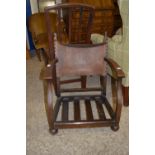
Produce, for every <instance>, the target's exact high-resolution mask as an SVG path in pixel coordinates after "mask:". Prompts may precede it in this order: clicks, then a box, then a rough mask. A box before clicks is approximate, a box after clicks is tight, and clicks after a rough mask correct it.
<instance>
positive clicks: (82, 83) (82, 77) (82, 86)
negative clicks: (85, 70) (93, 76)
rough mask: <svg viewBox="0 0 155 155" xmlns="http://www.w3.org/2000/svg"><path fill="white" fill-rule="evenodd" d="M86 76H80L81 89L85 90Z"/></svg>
mask: <svg viewBox="0 0 155 155" xmlns="http://www.w3.org/2000/svg"><path fill="white" fill-rule="evenodd" d="M86 83H87V76H81V88H86Z"/></svg>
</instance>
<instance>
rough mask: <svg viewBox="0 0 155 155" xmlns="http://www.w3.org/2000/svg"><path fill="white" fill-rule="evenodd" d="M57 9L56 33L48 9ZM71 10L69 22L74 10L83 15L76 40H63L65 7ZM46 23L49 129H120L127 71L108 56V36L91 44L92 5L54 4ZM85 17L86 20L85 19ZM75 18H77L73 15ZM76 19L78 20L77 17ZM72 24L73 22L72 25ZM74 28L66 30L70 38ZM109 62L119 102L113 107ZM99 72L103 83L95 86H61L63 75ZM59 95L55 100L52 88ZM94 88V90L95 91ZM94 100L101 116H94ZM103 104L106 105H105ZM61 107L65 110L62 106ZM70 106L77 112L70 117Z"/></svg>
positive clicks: (46, 80) (55, 131)
mask: <svg viewBox="0 0 155 155" xmlns="http://www.w3.org/2000/svg"><path fill="white" fill-rule="evenodd" d="M51 10H56V13H57V33H56V35H55V37H54V34H53V33H52V32H51V27H50V24H49V19H50V17H49V12H50V11H51ZM64 10H65V12H66V11H68V12H69V17H70V18H69V24H72V21H73V14H74V13H76V14H78V15H79V16H80V18H78V19H77V20H78V21H76V22H77V23H78V30H77V32H78V33H77V34H78V36H77V43H74V44H71V43H69V42H68V43H64V42H63V40H62V29H61V28H60V27H61V22H62V20H63V13H64V12H63V11H64ZM45 14H46V23H47V30H48V41H49V53H50V57H51V62H50V63H49V64H48V65H47V66H46V67H45V68H44V69H43V70H42V75H43V79H44V81H45V82H46V83H47V104H46V112H47V119H48V124H49V130H50V132H51V133H52V134H55V133H57V131H58V128H74V127H77V128H81V127H103V126H110V127H111V129H112V130H114V131H117V130H118V129H119V121H120V116H121V108H122V91H121V81H122V78H123V77H124V73H123V71H122V70H121V68H120V66H119V65H118V64H117V63H116V62H114V61H113V60H112V59H109V58H106V50H107V40H106V38H107V37H106V36H105V40H104V42H103V43H101V44H95V45H93V44H91V40H90V38H91V27H92V23H93V17H94V8H93V6H90V5H86V4H80V3H73V4H72V3H70V4H58V5H55V6H53V7H47V8H45ZM83 18H85V21H86V19H87V22H83ZM74 20H76V19H74ZM74 22H75V21H74ZM70 28H71V25H70ZM81 30H85V34H87V37H86V38H85V40H83V38H82V34H83V31H81ZM71 32H72V31H71V30H69V31H68V32H67V34H68V36H69V38H71ZM106 65H109V66H110V68H111V70H112V73H113V74H112V76H111V79H112V88H113V92H114V98H115V101H116V103H115V104H116V106H115V108H114V109H113V108H112V106H111V104H110V103H109V101H108V100H107V97H106V85H107V80H106V79H107V71H106ZM73 75H76V76H77V75H78V76H89V75H98V76H100V87H99V88H98V87H93V88H72V89H69V88H67V89H66V88H62V87H61V85H60V79H61V78H62V77H63V76H73ZM52 87H54V90H55V94H56V96H57V100H56V103H55V104H54V103H53V100H52V98H53V93H52V91H53V89H52ZM90 91H91V92H94V91H95V92H96V91H97V92H98V93H99V94H93V95H90V94H87V95H86V94H83V95H80V94H78V95H75V94H70V95H67V96H66V95H65V94H64V93H67V92H70V93H73V92H77V93H78V92H81V93H84V92H90ZM95 92H94V93H95ZM70 104H73V105H74V106H73V109H69V105H70ZM83 104H84V105H85V114H86V119H84V120H83V119H82V118H81V110H82V109H81V108H82V107H81V105H83ZM91 104H95V105H96V111H97V112H98V116H99V117H98V119H96V118H94V116H93V109H92V106H91ZM103 106H104V108H103ZM105 108H106V110H107V111H108V113H109V117H107V116H106V114H105ZM60 109H62V110H60ZM70 110H72V111H73V113H74V118H73V120H71V119H70V118H69V112H70ZM59 112H60V113H61V119H60V120H58V117H57V116H58V113H59Z"/></svg>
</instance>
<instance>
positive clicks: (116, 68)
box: [104, 58, 125, 79]
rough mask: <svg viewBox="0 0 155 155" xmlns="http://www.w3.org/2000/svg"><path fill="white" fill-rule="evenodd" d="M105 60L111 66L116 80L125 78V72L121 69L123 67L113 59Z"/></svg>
mask: <svg viewBox="0 0 155 155" xmlns="http://www.w3.org/2000/svg"><path fill="white" fill-rule="evenodd" d="M104 60H105V61H106V62H107V63H108V65H109V66H110V68H111V70H112V73H113V77H114V78H115V79H118V78H124V77H125V74H124V72H123V70H122V69H121V67H120V66H119V65H118V64H117V63H116V62H115V61H114V60H113V59H111V58H104Z"/></svg>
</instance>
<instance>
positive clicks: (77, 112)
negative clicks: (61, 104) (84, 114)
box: [74, 100, 81, 121]
mask: <svg viewBox="0 0 155 155" xmlns="http://www.w3.org/2000/svg"><path fill="white" fill-rule="evenodd" d="M74 120H75V121H79V120H81V116H80V104H79V100H75V101H74Z"/></svg>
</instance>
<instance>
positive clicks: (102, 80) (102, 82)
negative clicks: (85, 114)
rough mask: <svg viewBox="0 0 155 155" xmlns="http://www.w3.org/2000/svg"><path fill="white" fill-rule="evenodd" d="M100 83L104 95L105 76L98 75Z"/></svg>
mask: <svg viewBox="0 0 155 155" xmlns="http://www.w3.org/2000/svg"><path fill="white" fill-rule="evenodd" d="M100 84H101V87H102V93H103V95H105V96H106V85H107V76H102V75H101V76H100Z"/></svg>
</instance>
